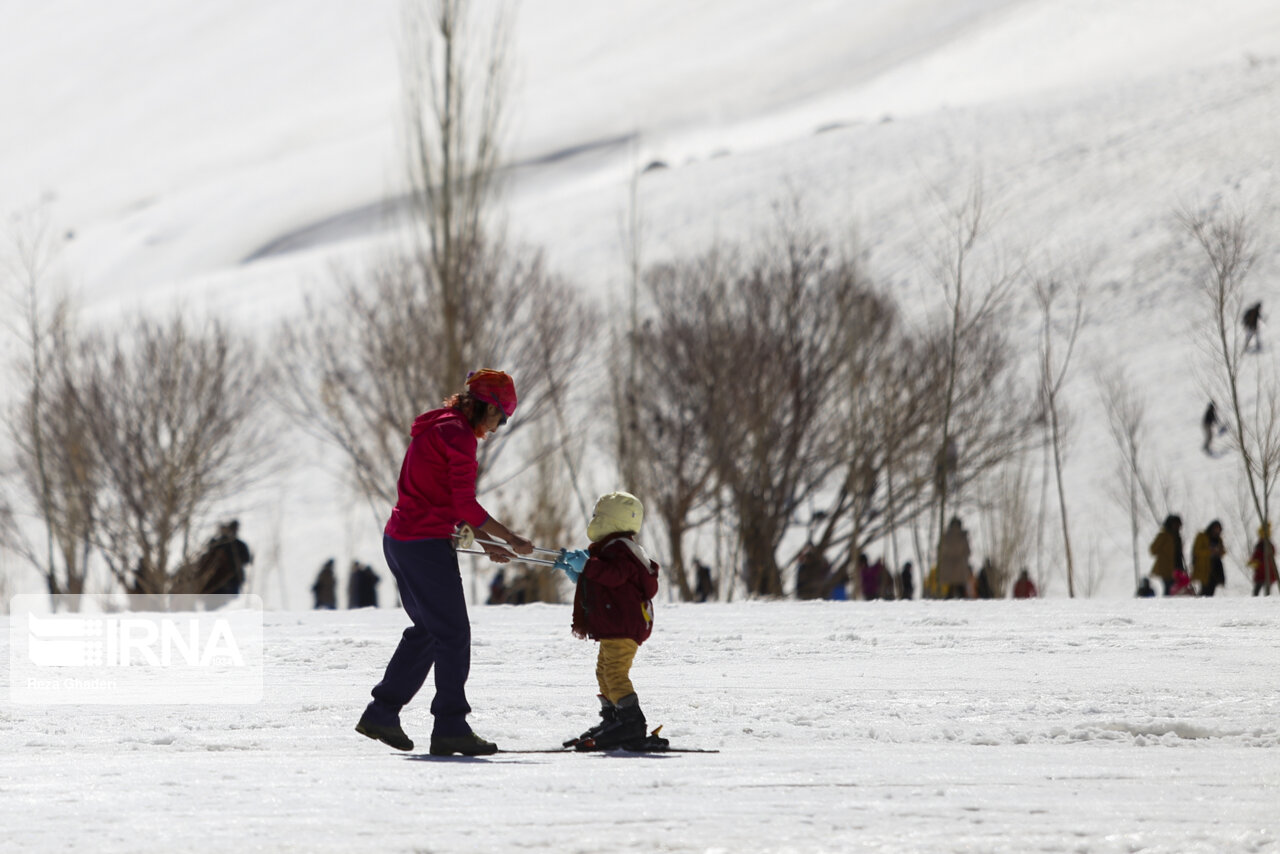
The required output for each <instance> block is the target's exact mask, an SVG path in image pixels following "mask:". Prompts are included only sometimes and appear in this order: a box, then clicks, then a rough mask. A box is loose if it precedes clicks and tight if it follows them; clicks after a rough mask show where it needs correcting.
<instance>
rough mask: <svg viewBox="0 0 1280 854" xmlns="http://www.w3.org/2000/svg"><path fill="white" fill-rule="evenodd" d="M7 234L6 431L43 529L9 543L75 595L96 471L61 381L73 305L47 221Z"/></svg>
mask: <svg viewBox="0 0 1280 854" xmlns="http://www.w3.org/2000/svg"><path fill="white" fill-rule="evenodd" d="M9 237H10V243H9V245H8V246H7V247H6V250H7V251H4V252H0V273H3V276H4V281H5V293H6V296H8V297H9V299H10V300H11V301H12V304H13V311H12V312H9V313H7V317H8V323H9V325H10V328H11V329H12V331H13V337H14V340H16V341H18V342H19V344H20V346H21V355H20V356H19V359H18V363H17V365H16V369H17V372H18V375H19V376H20V377H21V380H22V396H21V399H20V400H19V401H17V402H16V404H15V405H16V411H15V412H14V414H13V417H12V418H10V419H9V434H10V437H11V438H12V440H13V447H14V449H15V463H16V467H17V470H18V474H19V475H20V477H19V479H18V482H19V483H20V484H21V487H22V491H23V493H24V503H29V504H30V505H31V506H32V507H33V508H34V511H35V512H34V515H35V517H36V518H37V519H39V521H40V523H41V525H42V526H43V528H44V543H43V547H40V546H35V545H33V544H31V543H28V542H27V541H26V540H25V539H24V538H22V537H21V536H20V534H19V532H18V530H17V529H16V528H15V529H14V534H15V536H14V539H13V545H14V547H15V549H16V550H17V552H18V553H19V554H21V555H23V556H24V557H25V559H26V560H27V561H28V562H29V563H31V564H32V565H33V566H34V567H36V568H37V569H38V570H39V572H40V574H41V575H42V576H43V577H44V580H45V585H46V587H47V589H48V590H49V593H50V595H53V596H57V595H59V594H72V595H75V594H79V593H83V592H84V589H85V580H86V578H87V575H88V563H89V553H90V549H89V543H90V540H91V537H92V534H93V531H94V526H95V517H94V514H93V510H92V508H93V501H94V495H95V493H96V491H97V489H98V477H97V474H98V473H97V470H96V467H95V464H94V458H93V455H92V453H91V449H90V448H89V446H88V442H87V440H86V424H85V423H84V421H83V420H82V419H81V418H79V417H77V415H76V413H75V411H74V409H73V407H72V406H71V405H70V402H71V401H70V398H69V395H68V390H69V389H68V385H67V381H66V379H65V378H64V377H60V369H61V366H62V365H64V364H65V361H66V355H67V350H68V348H69V346H70V341H71V337H72V335H73V331H72V326H73V321H72V311H71V302H70V298H69V297H67V296H66V295H65V294H60V293H59V292H58V289H57V288H56V287H55V285H54V282H53V274H52V270H53V266H54V264H55V262H56V257H57V251H56V247H55V246H54V239H53V237H52V234H51V229H50V226H49V222H48V219H47V217H46V216H45V215H43V214H42V213H35V214H30V215H25V216H21V217H18V218H16V219H15V220H14V223H13V230H12V231H11V232H9Z"/></svg>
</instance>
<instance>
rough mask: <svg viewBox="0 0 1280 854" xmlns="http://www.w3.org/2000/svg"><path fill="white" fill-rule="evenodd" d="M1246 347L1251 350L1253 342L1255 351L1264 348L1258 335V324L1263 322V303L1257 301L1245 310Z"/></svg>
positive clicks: (1246, 349) (1246, 350)
mask: <svg viewBox="0 0 1280 854" xmlns="http://www.w3.org/2000/svg"><path fill="white" fill-rule="evenodd" d="M1243 322H1244V349H1245V352H1248V350H1249V344H1250V343H1252V344H1253V345H1254V346H1253V350H1254V352H1255V353H1256V352H1259V351H1261V350H1262V339H1261V338H1260V337H1258V324H1259V323H1261V322H1262V303H1260V302H1255V303H1254V304H1253V305H1251V306H1249V307H1248V308H1247V309H1245V311H1244V318H1243Z"/></svg>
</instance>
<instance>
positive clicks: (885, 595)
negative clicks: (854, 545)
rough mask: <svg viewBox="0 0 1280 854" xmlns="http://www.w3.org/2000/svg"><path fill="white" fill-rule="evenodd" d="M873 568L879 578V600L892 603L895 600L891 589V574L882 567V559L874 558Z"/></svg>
mask: <svg viewBox="0 0 1280 854" xmlns="http://www.w3.org/2000/svg"><path fill="white" fill-rule="evenodd" d="M873 567H874V568H875V571H876V575H878V576H879V577H880V598H881V599H883V600H885V601H886V602H892V601H893V600H894V599H895V598H897V597H895V595H894V589H893V587H894V583H893V573H892V572H890V571H889V568H888V567H887V566H885V565H884V558H883V557H878V558H876V562H875V564H873Z"/></svg>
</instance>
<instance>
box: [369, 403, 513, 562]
mask: <svg viewBox="0 0 1280 854" xmlns="http://www.w3.org/2000/svg"><path fill="white" fill-rule="evenodd" d="M410 436H411V437H412V438H411V439H410V440H409V449H408V450H407V451H405V453H404V462H403V463H402V464H401V466H400V479H399V480H398V481H397V482H396V491H397V493H398V497H397V498H396V506H395V508H394V509H392V511H391V518H390V519H388V520H387V527H386V528H385V529H383V532H384V533H385V534H386V535H387V536H388V537H391V538H392V539H393V540H428V539H443V538H445V537H450V536H452V535H453V531H454V528H456V527H457V525H458V523H459V522H466V523H467V524H468V525H470V526H471V527H473V528H479V527H480V526H481V525H483V524H484V523H485V522H487V521H488V520H489V514H488V512H487V511H486V510H485V509H484V508H483V507H481V506H480V504H479V502H477V501H476V443H477V439H476V434H475V431H474V430H473V429H472V428H471V425H470V424H469V423H468V422H467V418H466V416H465V415H463V414H462V413H461V412H459V411H457V410H456V409H433V410H431V411H430V412H424V413H422V414H421V415H419V416H418V417H417V419H416V420H415V421H414V422H413V430H412V431H411V432H410Z"/></svg>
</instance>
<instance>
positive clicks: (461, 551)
mask: <svg viewBox="0 0 1280 854" xmlns="http://www.w3.org/2000/svg"><path fill="white" fill-rule="evenodd" d="M457 553H458V554H460V555H486V554H488V552H487V551H485V550H484V549H457ZM505 554H506V555H507V557H509V558H510V559H511V560H515V561H520V562H521V563H536V564H540V565H542V566H555V565H556V562H555V561H554V560H551V559H549V558H545V557H529V556H527V555H518V554H515V553H514V552H505Z"/></svg>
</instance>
